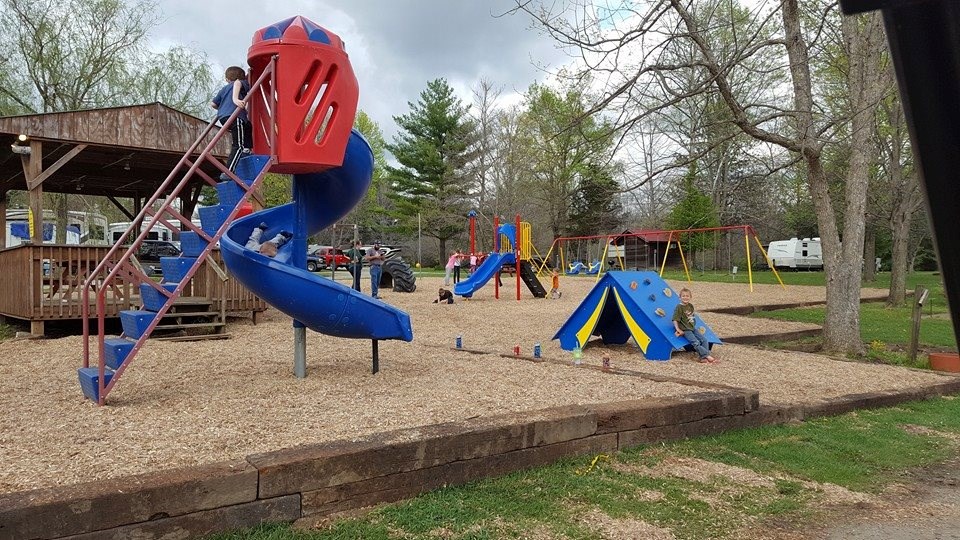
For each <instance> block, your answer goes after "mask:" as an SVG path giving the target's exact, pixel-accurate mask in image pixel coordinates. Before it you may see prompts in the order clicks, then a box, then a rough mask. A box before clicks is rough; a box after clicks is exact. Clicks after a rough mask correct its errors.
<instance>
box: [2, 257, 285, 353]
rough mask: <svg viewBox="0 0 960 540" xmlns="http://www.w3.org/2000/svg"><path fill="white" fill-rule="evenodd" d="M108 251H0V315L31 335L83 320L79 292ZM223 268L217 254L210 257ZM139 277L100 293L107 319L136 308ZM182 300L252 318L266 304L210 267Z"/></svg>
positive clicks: (124, 276)
mask: <svg viewBox="0 0 960 540" xmlns="http://www.w3.org/2000/svg"><path fill="white" fill-rule="evenodd" d="M109 251H110V247H109V246H66V245H52V244H41V245H21V246H17V247H13V248H9V249H4V250H0V315H3V316H6V317H12V318H16V319H23V320H27V321H30V322H31V331H32V332H33V333H40V334H42V333H43V322H44V321H52V320H76V319H81V318H82V315H83V311H82V307H83V306H82V302H81V292H82V290H83V283H84V282H85V281H86V280H87V278H88V277H89V275H90V272H92V271H93V270H94V269H95V268H96V267H97V265H98V264H100V261H101V260H102V259H103V258H104V257H106V255H107V253H108V252H109ZM210 258H211V259H212V260H213V262H214V264H215V265H216V266H217V267H219V268H221V269H222V268H223V262H222V260H221V258H220V252H219V251H214V252H213V253H212V254H211V257H210ZM139 284H140V281H139V278H138V277H137V276H136V275H134V274H130V273H128V274H124V273H123V272H121V273H120V274H118V275H117V279H116V280H115V281H114V282H113V283H111V284H110V285H109V286H108V289H107V291H106V293H105V298H106V316H107V317H118V316H119V313H120V311H122V310H125V309H136V308H138V307H140V305H141V304H140V291H139ZM183 296H191V297H200V298H207V299H209V300H210V301H211V304H212V307H214V308H215V309H217V310H222V311H227V312H243V311H249V312H251V313H256V312H259V311H263V310H265V309H266V308H267V305H266V303H265V302H264V301H263V300H261V299H260V298H258V297H256V296H255V295H254V294H253V293H251V292H250V291H248V290H247V289H246V288H244V287H243V285H241V284H240V283H239V282H237V280H235V279H232V278H229V279H227V281H223V280H222V279H221V277H220V273H219V272H218V271H217V268H215V267H214V265H212V264H210V263H209V262H204V264H203V266H201V267H200V269H199V270H198V271H197V273H196V274H195V275H194V278H193V280H192V282H191V283H190V285H188V287H187V288H186V289H185V290H184V294H183ZM90 313H91V314H96V295H95V290H92V291H91V294H90Z"/></svg>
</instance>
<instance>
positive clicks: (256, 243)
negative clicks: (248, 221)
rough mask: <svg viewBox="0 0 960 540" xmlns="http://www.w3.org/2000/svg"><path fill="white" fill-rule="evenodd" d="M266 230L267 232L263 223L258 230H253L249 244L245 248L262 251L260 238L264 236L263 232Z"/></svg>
mask: <svg viewBox="0 0 960 540" xmlns="http://www.w3.org/2000/svg"><path fill="white" fill-rule="evenodd" d="M265 230H267V224H266V223H261V224H260V225H258V226H257V228H255V229H253V232H252V233H250V238H248V239H247V244H246V245H245V246H244V247H245V248H247V249H252V250H254V251H256V250H258V249H260V237H261V236H263V231H265Z"/></svg>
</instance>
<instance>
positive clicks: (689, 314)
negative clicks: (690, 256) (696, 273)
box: [673, 288, 717, 364]
mask: <svg viewBox="0 0 960 540" xmlns="http://www.w3.org/2000/svg"><path fill="white" fill-rule="evenodd" d="M691 300H693V293H692V292H690V289H687V288H683V289H680V303H679V304H677V309H675V310H673V329H674V333H675V334H676V336H677V337H680V336H683V337H685V338H687V341H689V342H690V344H691V345H693V348H694V349H695V350H696V351H697V354H698V355H700V363H702V364H713V363H716V362H717V359H716V358H714V357H713V356H711V355H710V342H708V341H707V338H705V337H703V335H702V334H700V332H697V328H696V322H695V318H694V317H695V310H694V308H693V304H691V303H690V301H691Z"/></svg>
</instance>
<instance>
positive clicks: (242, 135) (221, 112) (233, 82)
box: [210, 66, 253, 180]
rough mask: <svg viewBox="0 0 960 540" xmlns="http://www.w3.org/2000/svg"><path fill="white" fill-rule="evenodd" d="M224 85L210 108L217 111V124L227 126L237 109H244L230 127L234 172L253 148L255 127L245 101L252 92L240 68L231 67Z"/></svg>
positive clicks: (230, 166) (230, 161) (230, 163)
mask: <svg viewBox="0 0 960 540" xmlns="http://www.w3.org/2000/svg"><path fill="white" fill-rule="evenodd" d="M223 78H224V81H226V83H227V84H226V85H224V86H223V87H222V88H221V89H220V91H219V92H217V95H215V96H213V100H211V101H210V106H211V107H213V108H214V109H216V110H217V122H218V123H219V124H220V125H221V126H226V125H227V124H226V122H227V120H229V119H230V115H232V114H233V111H235V110H237V109H242V110H241V111H240V113H239V114H238V115H237V118H236V121H235V122H234V123H233V124H231V125H230V139H231V148H230V158H229V159H227V168H228V169H230V171H234V170H236V168H237V163H238V162H239V161H240V158H241V157H243V156H244V155H245V154H249V153H250V152H251V149H252V148H253V139H252V138H251V135H252V134H253V126H252V125H251V124H250V120H249V118H248V117H247V110H246V108H247V105H246V103H244V101H243V100H244V99H245V98H246V97H247V93H248V92H250V83H248V82H247V73H246V71H244V69H243V68H242V67H240V66H230V67H228V68H227V70H226V72H225V73H224V74H223ZM229 179H230V177H229V176H227V174H226V173H223V174H221V175H220V180H229Z"/></svg>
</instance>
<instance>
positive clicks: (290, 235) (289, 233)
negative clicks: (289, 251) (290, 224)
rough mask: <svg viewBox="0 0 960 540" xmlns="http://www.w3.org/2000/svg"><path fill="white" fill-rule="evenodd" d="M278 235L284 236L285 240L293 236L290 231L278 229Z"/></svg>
mask: <svg viewBox="0 0 960 540" xmlns="http://www.w3.org/2000/svg"><path fill="white" fill-rule="evenodd" d="M280 236H282V237H284V238H286V239H287V240H289V239H291V238H293V233H292V232H290V231H280Z"/></svg>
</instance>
